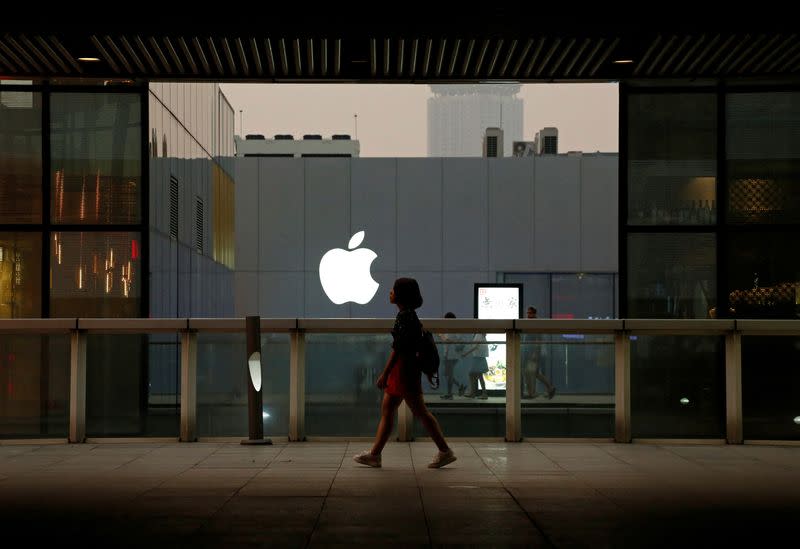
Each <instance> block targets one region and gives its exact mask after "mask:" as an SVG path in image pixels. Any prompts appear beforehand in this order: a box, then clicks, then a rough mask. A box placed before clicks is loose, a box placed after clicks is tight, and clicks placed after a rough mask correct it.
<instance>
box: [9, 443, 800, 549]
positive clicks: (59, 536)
mask: <svg viewBox="0 0 800 549" xmlns="http://www.w3.org/2000/svg"><path fill="white" fill-rule="evenodd" d="M368 447H369V444H368V443H353V442H351V443H325V442H314V443H291V444H275V445H273V446H268V447H252V446H241V445H239V444H226V443H215V444H210V443H195V444H178V443H169V444H155V443H125V444H110V443H106V444H84V445H63V444H59V445H7V444H6V445H0V532H2V537H3V539H4V540H12V539H22V540H25V544H26V545H29V546H36V544H37V542H42V543H65V542H68V541H69V542H70V543H73V544H75V545H76V546H80V547H101V546H102V547H140V548H149V547H170V548H174V547H192V548H193V549H198V548H202V547H225V548H228V547H329V546H342V547H344V546H348V547H353V546H364V547H379V546H380V547H385V546H397V547H415V546H419V547H431V546H457V545H464V546H492V547H505V546H518V547H591V548H595V549H596V548H600V547H670V548H673V549H674V548H675V547H681V548H685V547H695V546H698V545H702V544H706V543H709V542H714V544H715V545H717V544H722V543H735V544H736V545H734V546H741V545H742V544H743V543H755V544H756V545H755V546H757V547H769V546H777V544H778V541H777V540H779V539H786V540H787V541H786V542H785V545H784V546H791V545H793V544H795V542H794V541H792V540H794V539H795V538H796V536H797V530H796V525H797V520H798V519H797V517H798V514H800V447H797V446H795V447H790V446H719V445H716V446H709V445H650V444H605V443H602V444H587V443H572V442H564V443H546V444H545V443H519V444H506V443H488V442H487V443H466V442H461V443H454V444H453V447H454V449H455V451H456V453H457V455H458V461H456V462H455V463H453V464H452V465H450V466H448V467H446V468H444V469H440V470H433V469H428V468H427V467H426V465H427V463H428V461H429V460H430V459H431V457H432V456H433V454H434V452H435V448H434V446H433V444H431V443H430V442H414V443H390V444H389V445H388V446H387V448H386V450H385V452H384V456H383V468H382V469H370V468H367V467H363V466H360V465H358V464H356V463H354V462H353V461H352V455H354V454H356V453H357V452H358V451H360V450H363V449H365V448H368ZM32 544H33V545H32ZM4 545H5V544H4ZM9 546H10V545H9Z"/></svg>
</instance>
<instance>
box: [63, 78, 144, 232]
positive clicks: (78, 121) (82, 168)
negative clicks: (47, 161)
mask: <svg viewBox="0 0 800 549" xmlns="http://www.w3.org/2000/svg"><path fill="white" fill-rule="evenodd" d="M140 101H141V98H140V96H139V95H138V94H118V93H117V94H104V93H53V94H52V95H51V126H50V131H51V143H52V145H51V146H52V153H51V155H52V157H51V162H52V174H51V193H52V201H51V205H50V206H51V207H50V213H51V219H52V221H53V223H80V224H114V223H120V224H123V223H130V224H134V223H139V222H140V221H141V173H142V166H141V164H142V158H141V147H142V143H141V132H142V121H141V105H140Z"/></svg>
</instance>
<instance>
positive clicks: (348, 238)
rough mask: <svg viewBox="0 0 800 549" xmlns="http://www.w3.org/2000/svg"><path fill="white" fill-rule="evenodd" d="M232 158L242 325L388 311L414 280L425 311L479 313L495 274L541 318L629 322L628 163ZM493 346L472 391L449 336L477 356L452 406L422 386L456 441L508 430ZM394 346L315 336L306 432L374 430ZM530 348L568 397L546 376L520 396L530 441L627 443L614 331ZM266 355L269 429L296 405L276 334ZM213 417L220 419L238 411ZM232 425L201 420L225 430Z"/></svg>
mask: <svg viewBox="0 0 800 549" xmlns="http://www.w3.org/2000/svg"><path fill="white" fill-rule="evenodd" d="M235 163H236V170H235V179H236V271H235V281H234V294H235V313H236V316H237V317H241V316H246V315H251V314H258V315H260V316H261V317H262V318H263V317H266V318H269V317H273V318H391V317H393V316H394V315H395V314H396V312H397V310H396V308H394V306H393V305H391V304H390V303H389V301H388V293H389V289H390V288H391V286H392V283H393V281H394V280H395V279H396V278H397V277H401V276H411V277H414V278H416V279H417V280H418V281H419V283H420V287H421V290H422V293H423V298H424V301H425V302H424V304H423V306H422V307H421V308H420V309H419V311H418V313H419V316H420V317H421V318H423V319H424V318H441V317H442V316H443V315H444V314H445V313H446V312H453V313H455V315H456V317H457V318H472V317H473V314H474V288H475V284H476V283H498V282H500V283H503V282H505V283H516V284H521V285H522V287H523V300H524V305H526V306H527V305H533V306H534V307H536V308H537V310H538V316H539V317H540V318H564V319H568V318H576V319H577V318H615V317H616V316H617V301H618V300H617V288H616V280H617V245H618V238H617V234H618V232H617V231H618V224H617V203H618V198H617V173H618V156H617V155H616V154H606V153H595V154H564V155H547V156H538V157H526V158H503V159H488V158H296V159H293V158H268V157H261V158H236V159H235ZM460 335H461V336H462V337H466V338H467V339H471V338H472V337H474V336H475V334H471V335H470V334H460ZM485 336H486V338H487V342H488V345H487V352H486V353H485V354H487V355H488V356H486V357H485V358H486V361H485V363H486V364H487V367H488V371H487V372H486V373H485V375H484V381H485V388H486V390H485V391H482V390H479V387H477V386H476V387H475V388H472V387H470V381H469V379H468V377H469V369H470V366H469V360H468V358H469V357H461V356H459V355H460V354H463V353H462V351H464V349H465V348H464V347H463V346H459V344H456V343H453V342H450V343H444V342H443V344H442V347H441V349H440V353H441V354H442V356H443V357H448V358H453V357H458V358H464V360H459V362H457V363H456V366H455V374H454V377H455V381H456V383H454V384H453V386H451V387H450V389H452V393H453V398H452V399H449V398H448V397H449V395H448V386H447V379H446V378H445V376H442V385H441V387H440V388H439V389H438V390H432V389H431V388H428V387H426V389H425V390H426V399H427V400H428V403H429V405H430V406H432V407H433V409H434V410H435V413H436V414H437V417H438V418H439V420H440V421H441V422H442V424H443V426H444V428H445V431H446V432H447V433H448V434H451V435H453V436H470V437H475V436H483V437H503V436H504V432H505V415H504V414H505V396H506V395H505V387H506V385H505V383H506V378H505V346H504V345H503V340H502V336H500V335H497V334H485ZM526 337H527V336H526ZM390 344H391V337H390V336H389V334H380V335H377V334H375V335H372V334H308V335H306V338H305V361H306V395H305V399H306V414H305V424H306V432H307V434H308V435H309V436H312V437H313V436H331V435H337V436H370V435H372V434H373V433H374V429H375V413H374V412H375V410H376V409H377V407H378V406H379V399H380V392H379V391H375V390H374V382H375V379H376V376H377V375H378V374H379V373H380V370H381V369H382V367H383V365H384V364H385V362H386V358H387V357H388V353H389V351H390ZM523 347H524V348H525V349H532V348H534V347H538V348H541V349H542V372H543V374H544V375H545V376H546V377H547V378H548V379H549V380H550V381H551V382H552V384H553V386H555V387H556V388H557V391H558V396H557V397H556V398H555V399H553V400H550V399H548V398H547V396H546V394H544V393H542V392H543V391H545V389H547V387H546V386H545V385H544V384H543V383H539V384H538V391H539V392H540V393H542V396H540V397H537V398H529V399H526V400H525V401H524V402H523V422H522V425H523V434H524V435H525V436H599V437H610V436H612V435H613V432H614V368H613V363H614V360H613V348H614V347H613V338H612V337H611V336H591V335H580V336H577V335H573V336H570V335H560V334H552V335H546V336H541V335H540V336H536V337H534V336H531V337H530V338H528V339H524V340H523ZM264 348H265V364H269V365H271V367H270V366H267V371H266V372H265V376H266V378H265V380H266V381H265V384H266V386H267V387H268V391H270V392H272V394H271V395H267V396H266V397H265V398H266V399H267V400H266V401H268V402H269V403H270V404H269V406H268V407H269V411H268V413H269V414H270V418H268V420H267V423H266V424H265V425H266V427H265V428H267V429H268V430H269V428H270V426H274V425H276V424H280V419H278V418H279V417H282V416H283V415H285V414H286V413H287V411H286V409H285V408H286V407H285V406H284V405H282V404H281V394H283V392H284V391H288V385H289V379H288V369H286V368H284V366H283V365H284V364H287V363H288V345H287V342H286V341H285V340H282V339H281V338H280V336H275V337H274V338H273V339H272V340H271V341H267V342H266V344H265V345H264ZM220 373H221V371H220V368H219V367H217V374H218V377H217V379H216V386H215V390H216V391H219V392H220V393H226V392H227V394H228V395H233V394H234V393H235V392H236V390H241V388H242V387H241V386H240V384H239V381H238V378H237V376H236V375H233V374H232V375H230V376H228V377H227V378H225V377H219V374H220ZM442 373H443V372H442ZM226 384H227V385H226ZM237 388H238V389H237ZM526 388H527V389H528V393H532V392H533V390H534V389H535V388H533V387H526ZM480 389H482V387H481V388H480ZM461 392H465V393H466V394H470V393H473V394H474V395H475V396H477V397H478V398H477V399H471V398H467V397H465V396H461V395H460V394H459V393H461ZM529 396H531V395H530V394H529ZM442 397H445V398H442ZM218 400H219V401H220V402H225V401H231V400H233V399H232V398H231V397H230V396H224V395H223V394H220V396H219V398H218ZM212 407H213V408H214V412H213V414H210V415H214V416H219V415H220V414H221V413H223V412H224V409H225V408H224V406H222V405H220V406H212ZM228 409H229V408H228ZM243 412H244V410H243V409H242V410H239V411H238V412H237V413H239V414H242V413H243ZM273 416H277V417H275V418H273ZM533 418H535V419H533ZM273 419H278V421H273ZM222 425H223V424H222V423H219V428H220V429H222V430H219V431H218V430H217V427H214V426H211V425H204V426H202V427H201V428H202V429H204V430H206V431H205V432H207V433H208V434H215V435H218V434H225V431H224V427H223V426H222ZM415 428H417V429H419V428H420V427H419V426H418V425H417V426H416V427H415ZM274 434H280V433H278V432H275V433H274ZM418 434H424V433H418Z"/></svg>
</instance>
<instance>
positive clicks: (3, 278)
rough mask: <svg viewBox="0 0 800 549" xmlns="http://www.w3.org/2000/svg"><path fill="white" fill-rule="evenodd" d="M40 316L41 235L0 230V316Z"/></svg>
mask: <svg viewBox="0 0 800 549" xmlns="http://www.w3.org/2000/svg"><path fill="white" fill-rule="evenodd" d="M40 316H42V236H41V235H40V234H38V233H0V318H26V317H28V318H38V317H40Z"/></svg>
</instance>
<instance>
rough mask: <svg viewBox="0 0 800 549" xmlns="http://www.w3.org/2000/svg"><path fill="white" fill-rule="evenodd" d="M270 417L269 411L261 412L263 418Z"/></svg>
mask: <svg viewBox="0 0 800 549" xmlns="http://www.w3.org/2000/svg"><path fill="white" fill-rule="evenodd" d="M268 417H269V414H268V413H267V412H261V418H262V419H267V418H268Z"/></svg>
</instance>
